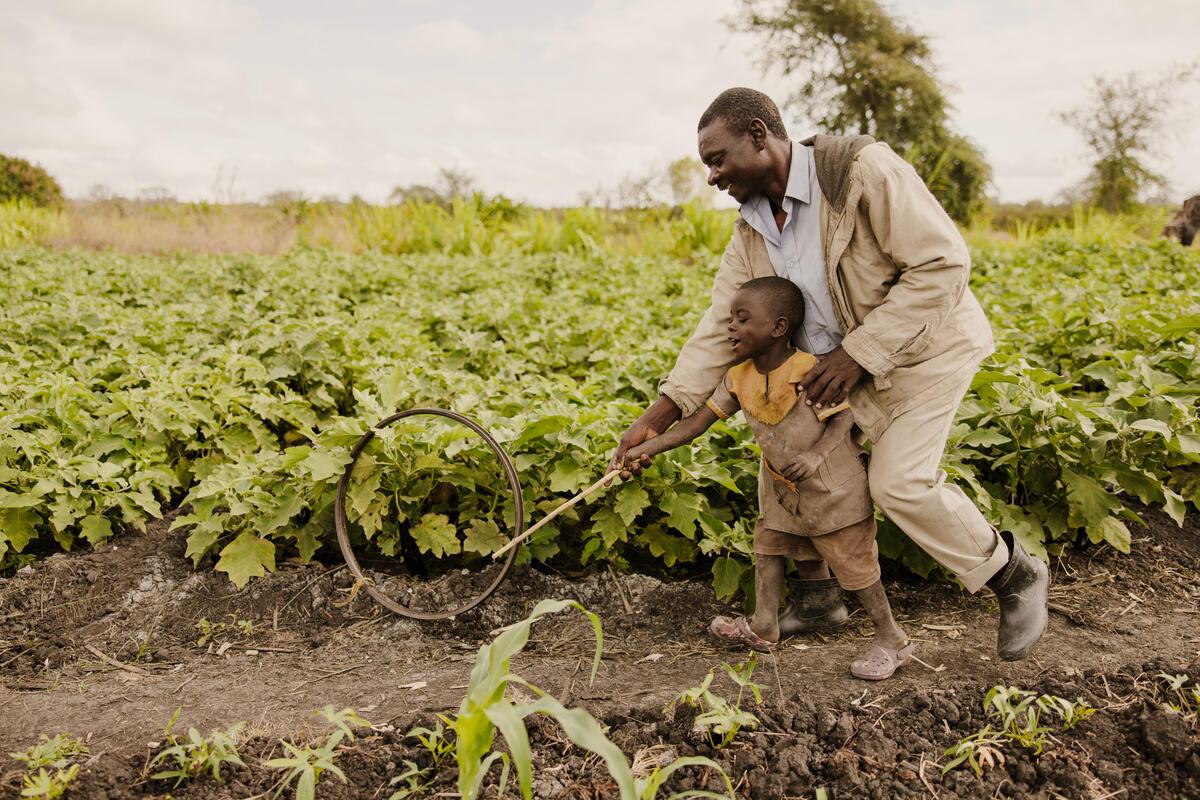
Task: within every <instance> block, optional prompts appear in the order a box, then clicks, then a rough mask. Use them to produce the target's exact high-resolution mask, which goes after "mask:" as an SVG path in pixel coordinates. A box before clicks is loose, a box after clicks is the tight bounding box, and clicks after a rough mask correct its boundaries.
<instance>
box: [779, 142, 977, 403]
mask: <svg viewBox="0 0 1200 800" xmlns="http://www.w3.org/2000/svg"><path fill="white" fill-rule="evenodd" d="M858 168H859V169H861V170H862V181H863V195H862V199H861V200H860V201H859V205H860V207H861V208H863V209H864V210H865V211H866V214H867V217H868V219H869V221H870V226H871V233H872V234H873V235H874V237H875V240H876V242H878V244H879V247H880V249H881V250H882V251H883V252H884V253H885V254H886V255H887V256H888V257H889V258H890V259H891V261H892V262H893V263H894V264H895V266H896V270H897V276H896V282H895V284H894V285H893V286H892V287H891V288H890V289H889V290H888V292H887V295H886V296H885V297H884V299H883V302H882V303H880V304H879V306H877V307H876V308H875V309H873V310H872V311H871V312H870V313H868V314H867V315H866V317H865V318H864V319H863V321H862V324H861V325H860V326H859V327H857V328H855V329H854V330H852V331H850V332H849V333H848V334H846V337H845V339H843V341H842V344H841V346H839V347H838V348H837V349H835V350H834V351H832V352H831V353H828V354H826V355H825V356H823V357H822V358H821V360H820V362H819V363H818V364H817V366H816V367H814V368H813V369H812V370H811V371H810V372H809V374H807V375H805V376H804V380H803V381H802V383H803V385H804V388H805V390H806V391H807V393H808V397H807V400H806V402H808V403H810V404H811V405H814V406H816V407H817V408H822V407H829V406H831V405H836V404H837V403H840V402H842V401H843V400H845V399H846V398H847V397H848V396H849V394H850V390H851V389H853V388H854V387H855V386H856V385H857V384H858V383H859V382H860V381H862V380H863V378H865V377H866V375H865V373H870V374H871V375H877V376H886V375H887V374H888V373H889V372H891V371H892V369H894V368H895V367H898V366H901V365H903V364H907V363H910V362H912V361H913V360H915V359H916V358H917V357H919V356H920V354H921V351H922V350H924V349H925V347H926V346H927V345H928V344H929V341H930V340H931V339H932V338H933V336H934V335H935V334H936V333H937V331H938V330H939V329H940V328H941V327H942V324H943V323H944V322H945V321H946V317H947V316H949V314H950V312H951V311H952V310H953V309H954V307H955V306H956V305H957V304H958V303H959V301H960V300H961V299H962V296H963V292H964V291H966V287H967V277H968V273H969V271H970V255H969V253H968V252H967V246H966V243H965V242H964V241H963V238H962V234H960V233H959V231H958V228H957V226H955V224H954V221H953V220H951V219H950V217H949V215H947V214H946V212H945V210H943V209H942V207H941V204H939V203H938V201H937V198H935V197H934V196H933V195H932V194H931V193H930V192H929V189H928V188H927V187H926V186H925V183H924V181H922V180H921V177H920V176H919V175H917V173H916V171H915V170H914V169H913V168H912V166H911V165H909V164H908V162H906V161H904V160H903V159H902V158H900V156H898V155H896V154H895V153H893V152H892V151H891V150H890V149H889V148H887V147H886V146H885V145H882V144H875V145H870V146H868V147H867V148H864V149H863V151H862V153H861V154H860V156H859V160H858Z"/></svg>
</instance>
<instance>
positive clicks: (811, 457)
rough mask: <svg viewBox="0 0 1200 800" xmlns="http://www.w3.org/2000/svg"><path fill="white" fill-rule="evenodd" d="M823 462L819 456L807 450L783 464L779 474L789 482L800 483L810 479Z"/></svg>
mask: <svg viewBox="0 0 1200 800" xmlns="http://www.w3.org/2000/svg"><path fill="white" fill-rule="evenodd" d="M824 460H825V459H824V458H823V457H821V456H820V455H817V454H816V453H814V452H812V451H811V450H808V451H805V452H803V453H800V454H799V455H798V456H796V457H795V458H793V459H792V460H791V461H789V462H788V463H786V464H784V465H783V469H781V470H780V471H779V474H781V475H783V477H785V478H787V479H788V480H789V481H795V482H800V481H802V480H804V479H806V478H808V477H811V476H812V474H813V473H814V472H816V471H817V467H819V466H821V462H822V461H824Z"/></svg>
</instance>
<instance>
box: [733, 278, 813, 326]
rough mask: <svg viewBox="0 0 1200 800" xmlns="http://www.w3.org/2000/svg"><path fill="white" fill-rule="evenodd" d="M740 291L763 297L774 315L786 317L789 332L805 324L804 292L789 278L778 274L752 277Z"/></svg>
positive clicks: (768, 309)
mask: <svg viewBox="0 0 1200 800" xmlns="http://www.w3.org/2000/svg"><path fill="white" fill-rule="evenodd" d="M738 291H739V292H752V293H753V294H754V296H755V297H760V298H762V302H763V303H764V304H765V305H766V307H767V311H768V312H769V313H770V314H771V316H772V317H786V318H787V321H788V332H789V333H795V332H796V331H798V330H800V326H801V325H803V324H804V293H803V292H801V291H800V287H799V286H797V285H796V284H794V283H792V282H791V281H789V280H788V279H787V278H780V277H779V276H778V275H772V276H770V277H767V278H752V279H750V280H748V281H746V282H745V283H743V284H742V285H741V288H739V289H738Z"/></svg>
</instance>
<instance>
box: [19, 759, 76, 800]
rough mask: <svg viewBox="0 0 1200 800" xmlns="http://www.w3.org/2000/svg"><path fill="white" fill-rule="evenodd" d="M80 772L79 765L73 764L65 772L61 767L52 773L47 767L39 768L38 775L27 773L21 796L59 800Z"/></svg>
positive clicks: (42, 799) (43, 799)
mask: <svg viewBox="0 0 1200 800" xmlns="http://www.w3.org/2000/svg"><path fill="white" fill-rule="evenodd" d="M78 773H79V765H78V764H72V765H71V768H70V769H68V770H66V771H65V772H64V771H63V770H61V769H57V770H55V771H54V774H53V775H51V774H50V773H49V772H47V771H46V770H45V768H42V769H39V770H38V771H37V774H36V775H33V774H27V775H25V779H24V781H23V782H22V785H21V797H36V798H41V800H58V798H60V797H62V796H63V793H64V792H66V791H67V786H68V784H70V783H71V781H73V780H74V779H75V776H76V775H77V774H78Z"/></svg>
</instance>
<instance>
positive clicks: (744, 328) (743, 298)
mask: <svg viewBox="0 0 1200 800" xmlns="http://www.w3.org/2000/svg"><path fill="white" fill-rule="evenodd" d="M729 316H730V320H729V342H730V349H731V350H732V351H733V354H734V355H735V356H737V357H738V358H739V359H747V358H756V357H758V356H760V355H762V354H763V353H765V352H766V351H767V350H768V348H770V347H771V345H772V343H773V342H774V341H775V340H776V339H778V338H779V337H780V336H783V335H784V334H785V333H786V332H787V319H785V318H784V317H778V316H772V314H771V311H770V309H769V308H768V307H767V304H766V303H765V302H763V298H762V296H761V295H760V294H758V293H757V292H746V291H740V290H739V291H738V292H737V293H736V294H734V296H733V300H732V301H731V302H730V304H729Z"/></svg>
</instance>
